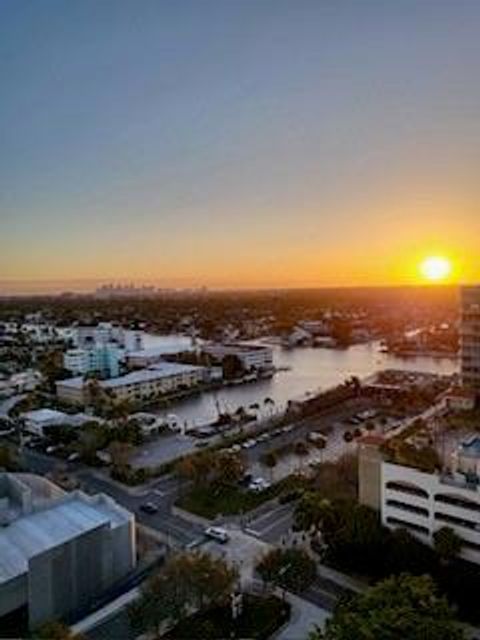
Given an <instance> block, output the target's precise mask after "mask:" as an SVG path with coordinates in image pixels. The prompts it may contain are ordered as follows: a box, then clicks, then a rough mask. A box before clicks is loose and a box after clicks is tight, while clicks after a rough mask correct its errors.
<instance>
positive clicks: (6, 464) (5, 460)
mask: <svg viewBox="0 0 480 640" xmlns="http://www.w3.org/2000/svg"><path fill="white" fill-rule="evenodd" d="M0 469H4V470H5V471H16V470H17V469H18V459H17V456H16V454H15V452H14V451H13V449H12V447H11V446H9V445H7V444H0Z"/></svg>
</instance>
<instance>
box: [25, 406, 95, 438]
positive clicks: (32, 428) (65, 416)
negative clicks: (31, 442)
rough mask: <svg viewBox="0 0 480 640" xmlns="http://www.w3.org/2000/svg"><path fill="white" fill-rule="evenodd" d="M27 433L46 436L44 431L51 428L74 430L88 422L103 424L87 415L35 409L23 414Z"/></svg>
mask: <svg viewBox="0 0 480 640" xmlns="http://www.w3.org/2000/svg"><path fill="white" fill-rule="evenodd" d="M20 417H21V418H22V420H23V427H24V429H25V431H28V433H31V434H33V435H36V436H44V435H45V434H44V430H45V429H47V428H49V427H58V426H69V427H72V428H80V427H83V425H84V424H86V423H87V422H101V420H100V418H96V417H94V416H88V415H86V414H85V413H75V414H74V415H72V414H70V413H64V412H63V411H56V410H55V409H48V408H45V409H35V410H33V411H27V412H25V413H22V414H21V415H20Z"/></svg>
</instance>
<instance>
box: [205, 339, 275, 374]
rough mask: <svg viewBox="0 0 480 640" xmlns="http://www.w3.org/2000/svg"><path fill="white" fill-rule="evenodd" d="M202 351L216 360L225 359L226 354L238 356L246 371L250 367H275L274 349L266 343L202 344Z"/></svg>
mask: <svg viewBox="0 0 480 640" xmlns="http://www.w3.org/2000/svg"><path fill="white" fill-rule="evenodd" d="M202 351H203V352H204V353H207V354H208V355H210V356H212V357H213V358H215V359H216V360H223V358H225V357H226V356H236V357H237V358H238V359H239V361H240V362H241V364H242V367H243V368H244V369H245V370H246V371H248V370H250V369H255V370H269V369H272V367H273V352H272V349H271V348H270V347H267V346H264V345H252V344H242V343H228V344H206V345H203V346H202Z"/></svg>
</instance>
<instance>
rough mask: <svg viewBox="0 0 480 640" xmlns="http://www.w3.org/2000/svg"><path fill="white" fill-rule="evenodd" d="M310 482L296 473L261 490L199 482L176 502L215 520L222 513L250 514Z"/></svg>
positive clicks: (299, 489) (227, 514) (183, 507)
mask: <svg viewBox="0 0 480 640" xmlns="http://www.w3.org/2000/svg"><path fill="white" fill-rule="evenodd" d="M307 484H308V481H307V480H306V479H305V478H303V477H301V476H294V475H292V476H288V477H286V478H284V479H283V480H280V482H276V483H275V484H273V485H272V486H271V487H269V488H268V489H265V490H264V491H260V492H254V491H250V490H249V489H247V488H244V487H240V486H229V485H215V484H206V485H198V486H196V487H194V488H193V489H191V490H190V491H189V492H188V493H187V494H186V495H184V496H183V497H182V498H180V499H179V500H178V501H177V503H176V505H177V506H178V507H180V508H181V509H185V510H186V511H190V512H191V513H194V514H196V515H199V516H202V517H204V518H208V519H210V520H211V519H213V518H215V517H216V516H217V515H220V514H221V515H225V516H230V515H240V514H242V513H247V512H248V511H252V510H253V509H255V508H256V507H258V506H260V505H261V504H263V503H264V502H267V501H268V500H272V499H273V498H277V497H279V496H286V495H288V494H290V493H292V492H294V491H301V490H303V489H305V488H306V487H307Z"/></svg>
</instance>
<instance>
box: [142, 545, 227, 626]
mask: <svg viewBox="0 0 480 640" xmlns="http://www.w3.org/2000/svg"><path fill="white" fill-rule="evenodd" d="M237 578H238V575H237V572H236V570H235V569H233V568H232V567H230V566H228V565H227V564H226V563H225V561H224V560H222V559H219V558H214V557H213V556H211V555H209V554H206V553H191V554H183V555H179V556H174V557H173V558H171V559H170V560H168V561H167V563H166V564H165V566H164V567H163V568H162V569H160V571H158V572H157V573H155V574H154V575H153V576H151V577H150V578H149V579H148V580H147V581H146V582H145V583H143V585H142V587H141V595H140V598H138V600H137V601H136V602H134V603H133V604H132V605H131V607H130V609H129V615H130V619H131V622H132V625H133V626H134V628H135V629H136V630H138V631H142V632H143V631H153V632H155V633H156V634H157V635H159V634H160V631H161V628H162V625H163V624H165V623H167V622H178V621H179V620H181V619H182V618H184V617H185V616H186V615H187V614H188V613H189V612H190V611H191V610H192V609H200V610H201V609H203V608H206V607H210V606H212V605H214V604H222V603H224V602H225V601H226V600H227V598H228V596H229V595H230V593H231V591H232V589H233V586H234V584H235V582H236V580H237Z"/></svg>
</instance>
